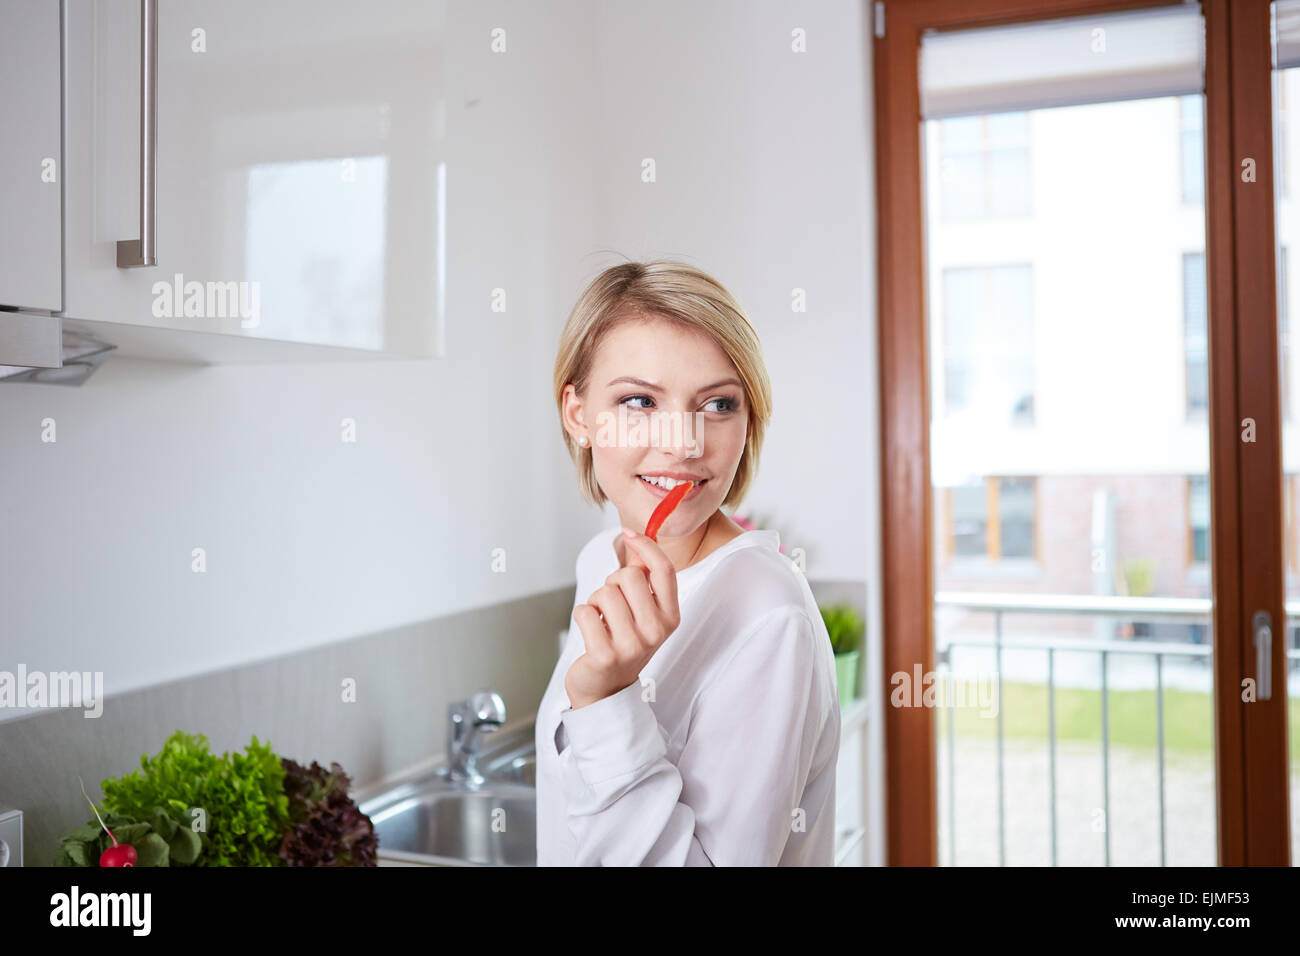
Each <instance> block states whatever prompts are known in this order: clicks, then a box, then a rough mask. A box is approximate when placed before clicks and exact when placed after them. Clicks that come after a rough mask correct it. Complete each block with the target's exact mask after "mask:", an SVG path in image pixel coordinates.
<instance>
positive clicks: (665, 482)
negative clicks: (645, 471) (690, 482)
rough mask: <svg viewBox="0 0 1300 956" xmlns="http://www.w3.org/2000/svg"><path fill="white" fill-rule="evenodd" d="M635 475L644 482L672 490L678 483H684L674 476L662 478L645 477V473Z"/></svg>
mask: <svg viewBox="0 0 1300 956" xmlns="http://www.w3.org/2000/svg"><path fill="white" fill-rule="evenodd" d="M637 477H638V478H640V479H641V480H642V481H644V482H645V483H646V484H649V485H658V486H659V487H660V488H666V489H667V490H668V491H672V490H673V489H674V488H676V487H677V486H678V485H684V484H686V482H685V481H681V480H678V479H676V478H662V477H660V478H647V477H646V476H645V475H637Z"/></svg>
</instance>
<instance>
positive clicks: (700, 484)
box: [636, 475, 709, 501]
mask: <svg viewBox="0 0 1300 956" xmlns="http://www.w3.org/2000/svg"><path fill="white" fill-rule="evenodd" d="M636 477H637V481H639V482H640V483H641V484H643V485H645V487H646V490H648V491H649V492H650V493H651V494H652V495H654V496H655V497H656V498H664V497H667V495H668V492H669V491H671V490H672V487H667V488H666V487H664V486H663V485H660V484H657V483H656V482H653V481H648V480H647V479H646V478H644V477H643V476H641V475H637V476H636ZM680 483H681V482H678V484H680ZM708 483H709V479H707V478H704V479H702V480H700V481H697V482H695V487H694V488H692V489H691V490H690V491H688V492H687V493H686V496H685V497H684V498H682V501H690V500H691V499H692V498H694V497H695V496H696V495H698V494H699V493H700V491H701V490H703V488H704V486H705V485H707V484H708ZM669 484H670V486H671V485H672V483H671V482H670V483H669Z"/></svg>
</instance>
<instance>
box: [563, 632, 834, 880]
mask: <svg viewBox="0 0 1300 956" xmlns="http://www.w3.org/2000/svg"><path fill="white" fill-rule="evenodd" d="M817 639H818V635H817V632H816V630H815V629H814V628H813V626H812V622H811V621H810V620H809V618H808V614H807V612H806V611H805V610H803V609H802V608H800V607H798V606H785V607H781V608H777V609H775V610H773V611H772V612H770V613H768V614H767V615H765V616H764V617H763V618H762V619H760V620H759V621H758V622H757V623H756V624H755V626H754V628H753V629H752V630H751V631H750V633H749V634H748V635H747V636H746V637H745V638H743V639H742V640H740V641H739V642H738V646H737V648H736V650H735V651H733V652H732V654H731V657H730V658H729V659H728V660H727V661H726V662H725V663H724V664H723V665H722V666H721V667H720V668H719V670H718V671H717V673H716V675H715V676H714V677H713V678H711V679H710V681H709V683H708V684H707V685H706V686H705V687H703V688H702V689H701V691H700V693H699V695H698V696H697V698H696V705H695V711H694V714H693V716H692V719H691V725H690V727H689V729H688V731H687V739H686V742H685V744H684V746H683V749H682V751H681V753H680V755H679V757H678V762H677V764H676V765H674V764H673V762H672V761H670V760H669V759H668V758H667V756H666V754H667V743H666V739H665V735H664V732H663V730H662V728H661V727H660V726H659V722H658V721H657V720H656V718H655V715H654V711H653V709H651V707H650V704H649V703H648V702H647V701H646V700H645V699H644V698H643V696H642V687H641V684H640V683H639V682H637V683H633V684H631V685H629V686H628V687H625V688H624V689H623V690H621V691H619V692H618V693H616V694H612V695H610V696H609V697H605V698H602V699H601V700H598V701H596V702H594V703H592V704H588V705H587V706H586V707H581V708H579V709H577V710H573V709H572V708H569V709H567V710H565V711H563V713H562V720H563V722H564V727H565V731H566V733H567V734H568V738H569V744H568V746H567V747H565V749H564V750H563V751H561V753H560V765H561V772H562V774H563V779H564V792H565V803H566V810H567V817H568V825H569V829H570V830H571V831H572V833H573V835H574V838H575V844H576V859H575V861H574V862H575V865H578V866H775V865H776V864H777V863H778V862H779V861H780V859H781V855H782V851H783V850H784V848H785V846H786V842H787V841H788V840H789V839H790V838H791V835H792V833H794V832H796V831H801V829H802V828H801V827H800V825H799V824H800V822H801V821H802V819H803V817H804V815H803V812H802V810H803V808H800V807H799V806H798V803H799V799H800V796H801V794H802V793H803V791H804V785H805V783H806V781H807V779H808V775H809V772H810V768H811V766H812V761H813V754H814V750H815V749H816V746H817V741H818V737H819V735H820V733H821V731H822V729H823V724H824V721H825V718H824V717H823V716H821V715H820V714H819V713H814V711H813V708H814V706H815V705H817V704H818V703H819V701H817V700H815V699H814V697H813V694H814V688H815V687H816V686H817V666H818V664H817V661H818V657H817V655H816V653H815V652H816V644H815V643H814V642H815V641H816V640H817ZM684 781H689V783H685V784H684ZM832 806H833V800H832Z"/></svg>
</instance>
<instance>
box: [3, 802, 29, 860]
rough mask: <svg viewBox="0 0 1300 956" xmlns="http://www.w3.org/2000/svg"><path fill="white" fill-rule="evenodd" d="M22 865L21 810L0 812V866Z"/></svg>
mask: <svg viewBox="0 0 1300 956" xmlns="http://www.w3.org/2000/svg"><path fill="white" fill-rule="evenodd" d="M6 851H7V852H6ZM5 857H8V859H5ZM22 865H23V812H22V811H21V810H0V866H22Z"/></svg>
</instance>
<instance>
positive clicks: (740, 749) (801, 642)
mask: <svg viewBox="0 0 1300 956" xmlns="http://www.w3.org/2000/svg"><path fill="white" fill-rule="evenodd" d="M555 390H556V400H557V403H558V405H559V411H560V417H561V420H562V424H563V428H564V435H565V441H566V443H567V445H568V448H569V453H570V455H571V456H572V457H573V458H574V461H575V463H576V464H577V468H578V479H579V485H580V487H581V490H582V493H583V495H584V497H586V498H587V499H588V500H589V501H591V502H592V503H593V504H596V505H598V506H599V505H603V503H604V502H605V501H607V500H608V501H611V502H613V504H614V507H615V508H616V509H617V511H618V516H619V521H620V525H621V526H622V527H615V528H611V529H607V530H605V531H601V532H600V533H598V534H596V535H595V536H594V537H593V538H592V539H591V540H590V541H588V542H587V543H586V545H585V546H584V547H583V548H582V550H581V552H580V553H579V555H578V560H577V568H576V574H577V595H576V597H577V598H585V603H576V602H575V605H574V610H573V620H572V623H571V626H570V628H569V633H568V637H567V639H566V641H565V644H564V647H563V650H562V652H561V654H560V659H559V663H558V664H557V665H556V668H555V672H554V674H552V676H551V682H550V684H549V686H548V687H547V689H546V693H545V695H544V696H543V698H542V702H541V705H540V708H539V711H538V716H537V741H536V742H537V862H538V865H539V866H550V865H561V866H565V865H579V866H581V865H595V866H641V865H647V866H652V865H657V866H682V865H685V866H734V865H752V866H759V865H777V864H780V865H787V866H789V865H826V866H829V865H832V864H833V862H834V861H833V853H834V835H835V819H834V817H835V764H836V758H837V756H838V752H839V739H840V710H839V703H838V699H837V696H836V685H835V663H834V657H833V654H832V650H831V645H830V639H829V636H828V635H827V633H826V627H825V625H824V624H823V622H822V618H821V614H820V611H819V610H818V607H817V604H816V602H815V601H814V599H813V596H812V592H811V591H810V590H809V588H808V584H807V582H806V581H805V580H804V578H803V575H802V574H801V573H800V572H799V570H798V569H797V568H796V567H795V565H794V564H793V563H792V562H791V561H790V560H789V559H788V558H786V557H785V555H783V554H781V553H780V551H779V550H778V544H779V538H778V535H777V532H775V531H768V530H756V531H746V530H745V529H743V528H741V527H740V526H739V525H737V524H736V523H735V522H734V521H732V520H731V518H730V517H728V516H727V515H726V514H724V513H723V512H722V510H721V508H720V506H722V505H733V506H734V505H735V504H736V503H737V502H739V501H740V500H741V499H742V498H743V497H744V495H745V492H746V490H747V489H748V488H749V484H750V482H751V481H752V480H753V477H754V474H755V472H756V469H757V466H758V457H759V452H760V450H761V448H762V442H763V432H764V429H765V427H766V424H767V421H768V419H769V417H770V415H771V404H772V401H771V386H770V384H769V382H768V377H767V371H766V368H765V367H764V364H763V357H762V352H761V349H760V346H759V342H758V336H757V335H756V334H755V332H754V330H753V328H752V327H751V326H750V324H749V321H748V320H747V319H746V318H745V316H744V314H743V312H742V310H741V308H740V306H739V305H738V304H737V303H736V301H735V299H734V298H733V297H732V296H731V294H730V293H728V292H727V290H726V289H724V288H723V287H722V286H721V285H720V284H719V283H718V282H717V281H716V280H714V279H713V278H711V277H710V276H708V275H706V274H704V273H703V272H701V271H699V270H698V269H695V268H693V267H691V266H688V265H684V264H681V263H677V262H670V261H662V260H661V261H656V262H651V263H646V264H642V263H636V262H632V263H627V264H624V265H620V266H615V267H613V268H611V269H608V270H606V271H605V272H603V273H602V274H601V275H600V276H598V277H597V278H596V279H595V281H594V282H592V283H591V285H590V286H588V288H587V289H586V290H585V291H584V292H583V294H582V295H581V297H580V298H579V299H578V302H577V305H576V306H575V307H574V310H573V312H572V314H571V315H570V316H569V319H568V322H567V324H566V325H565V328H564V332H563V335H562V337H561V342H560V348H559V354H558V356H557V359H556V365H555ZM647 436H649V438H650V439H651V440H650V441H649V442H647V440H646V438H647ZM674 479H678V480H693V481H694V482H695V484H694V486H693V487H692V488H691V490H690V492H689V493H688V494H687V495H686V497H685V498H684V499H683V500H682V501H681V503H680V504H679V505H678V506H677V508H676V510H674V511H673V512H672V514H671V515H670V516H669V517H668V519H667V521H666V522H665V523H664V525H663V527H662V528H661V529H660V531H659V533H658V541H657V542H656V541H655V540H652V539H650V538H648V537H646V536H645V535H644V534H642V533H640V532H642V531H643V530H644V529H645V527H646V522H647V521H648V520H649V517H650V514H651V512H652V511H653V510H654V509H655V507H656V506H657V505H658V504H659V502H660V501H661V500H662V499H663V498H664V497H665V496H666V495H667V493H668V491H667V489H668V487H670V486H672V485H673V484H674ZM629 532H630V536H629Z"/></svg>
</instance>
